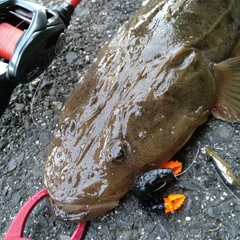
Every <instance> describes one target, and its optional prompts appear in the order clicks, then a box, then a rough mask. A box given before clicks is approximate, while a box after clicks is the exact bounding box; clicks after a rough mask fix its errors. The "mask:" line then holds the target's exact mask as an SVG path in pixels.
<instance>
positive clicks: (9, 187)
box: [0, 0, 240, 240]
mask: <svg viewBox="0 0 240 240" xmlns="http://www.w3.org/2000/svg"><path fill="white" fill-rule="evenodd" d="M43 4H44V5H47V4H52V3H49V2H44V3H43ZM141 4H142V1H140V0H135V1H127V0H122V1H116V0H98V1H97V0H92V1H87V0H83V1H82V3H81V4H80V6H78V7H77V9H76V12H75V14H74V16H73V18H72V21H71V25H70V26H69V28H68V30H67V44H66V46H65V48H64V50H63V52H62V54H61V55H60V56H58V57H57V58H56V60H55V61H54V62H53V63H52V65H51V66H50V67H49V69H48V70H47V71H46V72H45V73H44V74H42V75H41V76H40V78H39V79H41V82H38V80H39V79H37V81H36V82H35V83H34V85H33V84H29V85H24V86H19V87H18V88H17V89H16V90H15V92H14V94H13V96H12V100H11V104H10V107H9V108H8V109H7V110H6V112H5V113H4V115H3V117H2V119H1V120H0V159H1V164H0V192H1V194H0V216H1V217H0V238H3V236H4V233H5V232H6V230H7V229H8V227H9V225H10V223H11V221H12V220H13V218H14V216H15V214H16V213H17V212H18V211H19V209H20V207H21V206H22V205H23V203H24V202H25V201H26V200H27V199H28V198H29V197H30V196H31V195H33V194H34V193H36V192H37V191H38V190H40V189H41V188H42V181H41V174H42V167H43V162H44V159H45V157H46V154H47V149H48V147H49V144H50V142H51V138H52V134H53V132H52V131H53V130H54V126H55V124H56V122H57V120H58V116H59V112H60V109H61V108H62V106H63V103H64V102H65V101H66V99H67V96H68V95H69V93H70V92H71V90H72V89H73V87H74V85H75V83H76V82H77V81H78V79H79V76H80V75H82V74H84V70H86V69H87V68H88V66H89V65H90V64H91V62H92V61H93V60H94V58H95V57H96V55H97V53H98V52H99V50H100V48H101V47H102V45H103V44H104V43H105V42H106V41H107V40H108V39H109V38H110V37H111V36H112V35H113V34H114V32H116V31H117V29H118V28H119V27H120V26H121V25H122V24H123V23H124V22H125V21H126V20H128V19H129V17H130V16H131V15H132V14H133V13H134V12H135V11H136V10H137V9H138V8H139V7H140V6H141ZM36 86H38V88H37V87H36ZM239 142H240V126H239V125H237V124H231V123H227V122H223V121H220V120H216V119H214V118H213V117H210V118H209V120H208V121H207V123H205V124H204V125H202V126H201V127H200V128H198V129H197V130H196V132H195V133H194V135H193V137H192V138H191V140H190V141H189V143H188V144H187V145H186V146H184V147H183V149H182V150H181V151H180V152H179V153H178V154H177V155H176V156H175V159H178V160H179V161H182V162H183V166H184V168H187V166H189V164H191V163H192V161H193V159H194V158H195V156H196V153H197V149H198V146H199V145H200V146H201V149H203V148H209V149H212V150H214V151H215V152H217V153H218V154H219V155H220V156H221V157H223V158H224V159H225V160H226V162H227V163H228V164H229V165H230V166H231V169H232V170H233V172H234V173H235V175H236V176H237V177H238V179H240V173H239V169H240V153H239ZM231 189H232V191H233V192H234V194H235V195H237V196H238V198H240V187H239V186H237V187H233V188H231ZM170 193H183V194H185V195H186V197H187V198H186V201H185V203H184V206H183V207H182V208H181V209H180V210H178V211H176V212H174V213H170V214H165V213H148V212H146V211H145V210H142V209H141V208H140V207H139V205H138V202H137V200H136V199H135V198H134V196H133V195H132V194H131V193H128V194H127V195H126V196H125V197H124V198H123V199H121V201H120V204H119V206H118V207H116V208H115V209H113V210H112V211H110V212H108V213H106V214H104V215H102V216H100V217H98V218H96V219H94V220H92V221H90V222H89V225H88V229H87V232H86V236H85V238H84V239H85V240H90V239H100V240H101V239H106V240H108V239H109V240H110V239H111V240H113V239H114V240H115V239H117V240H120V239H124V240H127V239H148V240H152V239H154V240H155V239H163V240H169V239H174V240H180V239H204V240H205V239H217V240H227V239H240V202H239V200H237V199H236V198H235V197H234V196H233V195H232V194H231V193H230V192H229V191H228V190H227V189H226V188H225V187H224V185H223V184H222V183H221V181H220V179H219V177H218V176H217V175H216V173H215V171H214V168H213V166H212V164H210V163H209V162H207V161H206V156H205V154H204V153H203V152H202V151H200V153H199V155H198V156H197V158H196V160H195V161H194V163H193V164H192V167H191V168H190V169H189V170H188V171H187V172H186V173H185V174H184V175H182V176H181V177H179V179H178V180H177V181H176V182H173V183H171V184H169V188H168V189H167V190H166V195H168V194H170ZM75 226H76V225H75V224H70V223H63V222H60V221H57V220H55V219H54V217H52V216H51V214H50V211H49V209H48V207H47V205H46V202H45V200H44V201H42V202H41V203H40V204H39V205H38V206H37V208H35V209H34V211H33V212H32V214H31V215H30V217H29V219H28V221H27V224H26V228H25V231H24V236H27V237H31V238H34V239H38V240H40V239H43V240H45V239H69V236H70V235H71V233H72V232H73V231H74V228H75Z"/></svg>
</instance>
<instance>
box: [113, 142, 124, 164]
mask: <svg viewBox="0 0 240 240" xmlns="http://www.w3.org/2000/svg"><path fill="white" fill-rule="evenodd" d="M126 157H127V144H126V143H125V142H123V141H116V142H113V143H112V144H110V146H109V148H108V158H109V160H110V161H111V162H112V163H114V164H122V163H123V162H124V161H125V159H126Z"/></svg>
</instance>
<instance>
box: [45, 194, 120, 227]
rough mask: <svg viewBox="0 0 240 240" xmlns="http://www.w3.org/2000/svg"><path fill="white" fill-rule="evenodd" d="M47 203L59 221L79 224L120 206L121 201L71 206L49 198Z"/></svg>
mask: <svg viewBox="0 0 240 240" xmlns="http://www.w3.org/2000/svg"><path fill="white" fill-rule="evenodd" d="M47 202H48V205H49V207H50V209H51V212H52V213H53V215H54V216H55V217H56V218H57V219H58V220H60V221H65V222H75V223H78V222H86V221H89V220H91V219H93V218H96V217H98V216H99V215H101V214H103V213H105V212H107V211H109V210H111V209H113V208H114V207H116V206H117V205H118V203H119V200H113V201H109V202H99V203H95V204H72V203H71V204H70V203H61V202H58V201H54V200H53V199H52V198H50V197H48V198H47Z"/></svg>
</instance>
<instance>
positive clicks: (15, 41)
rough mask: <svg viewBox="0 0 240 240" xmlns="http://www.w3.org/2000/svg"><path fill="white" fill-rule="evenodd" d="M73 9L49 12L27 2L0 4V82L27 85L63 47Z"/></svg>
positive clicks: (66, 6)
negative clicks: (2, 80)
mask: <svg viewBox="0 0 240 240" xmlns="http://www.w3.org/2000/svg"><path fill="white" fill-rule="evenodd" d="M73 12H74V6H73V5H72V4H70V3H67V2H66V3H64V4H63V5H61V6H60V7H58V8H56V9H53V10H50V9H48V8H46V7H43V6H41V5H40V4H37V3H34V2H31V1H27V0H4V1H2V0H0V80H1V79H4V81H6V79H8V80H10V81H11V82H16V83H29V82H31V81H32V80H33V79H35V78H36V77H37V76H39V75H40V74H41V73H42V72H43V71H44V70H46V68H47V67H48V66H49V65H50V63H51V62H52V61H53V59H54V58H55V57H56V55H57V54H59V53H60V52H61V50H62V48H63V47H64V44H65V33H64V31H65V29H66V27H67V26H68V25H69V22H70V18H71V15H72V14H73Z"/></svg>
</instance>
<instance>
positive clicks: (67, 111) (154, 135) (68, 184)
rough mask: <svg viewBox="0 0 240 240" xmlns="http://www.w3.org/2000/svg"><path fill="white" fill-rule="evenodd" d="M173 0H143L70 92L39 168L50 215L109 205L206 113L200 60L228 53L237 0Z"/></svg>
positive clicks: (85, 214) (206, 71)
mask: <svg viewBox="0 0 240 240" xmlns="http://www.w3.org/2000/svg"><path fill="white" fill-rule="evenodd" d="M174 2H175V1H169V0H168V1H167V0H166V1H159V0H155V1H154V0H150V1H149V3H148V4H147V5H146V6H144V7H143V8H142V9H141V10H139V12H138V13H137V14H136V15H135V16H134V17H133V18H132V19H131V20H130V21H129V22H128V23H127V24H125V25H124V26H123V27H122V28H121V29H120V30H119V31H118V33H117V34H116V35H115V37H114V38H113V39H112V40H111V41H110V42H109V43H108V44H106V45H105V46H104V47H103V49H102V50H101V52H100V54H99V56H98V58H97V60H96V61H95V62H94V63H93V64H92V66H91V68H90V69H89V71H88V72H87V73H86V74H85V75H84V76H83V77H82V78H81V79H80V81H79V83H78V84H77V86H76V87H75V89H74V91H73V92H72V94H71V95H70V97H69V99H68V101H67V103H66V106H65V108H64V110H63V112H62V114H61V117H60V121H59V123H58V127H57V130H56V134H55V138H54V139H53V142H52V145H51V148H50V151H49V154H48V157H47V159H46V163H45V168H44V171H43V181H44V185H45V187H46V188H47V190H48V192H49V195H50V198H49V203H50V206H51V208H52V210H53V212H54V214H55V215H56V216H57V218H59V219H61V220H69V221H75V222H78V221H86V220H89V219H91V218H95V217H97V216H98V215H100V214H102V213H104V212H106V211H108V210H110V209H112V208H113V207H114V206H116V205H117V204H118V201H119V199H120V198H121V197H122V196H124V195H125V194H126V193H127V192H128V191H129V190H130V189H131V188H132V186H133V182H134V179H135V178H136V176H137V175H138V174H140V173H142V172H144V171H147V170H149V169H152V168H156V167H157V166H159V165H160V164H162V163H165V162H166V161H168V160H169V159H170V158H171V157H172V156H173V155H174V154H175V153H176V152H177V151H178V150H179V149H180V148H181V147H182V146H183V145H184V144H185V143H186V142H187V141H188V140H189V138H190V137H191V135H192V133H193V132H194V130H195V129H196V128H197V127H198V126H199V125H201V124H202V123H204V122H205V121H206V120H207V118H208V115H209V114H210V112H211V109H212V108H213V106H214V103H215V98H216V94H217V91H218V83H217V82H216V80H215V78H214V72H213V71H211V69H210V67H209V63H211V62H219V61H222V60H224V59H226V58H228V57H229V56H230V54H231V51H232V49H233V47H234V45H235V43H236V41H237V31H238V28H239V17H240V1H239V0H236V1H230V0H225V1H224V0H219V1H217V4H216V1H215V0H202V1H197V0H195V1H193V0H189V1H181V3H178V2H177V3H174ZM120 150H121V151H122V152H119V151H120ZM123 153H124V156H123ZM119 156H120V157H119Z"/></svg>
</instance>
